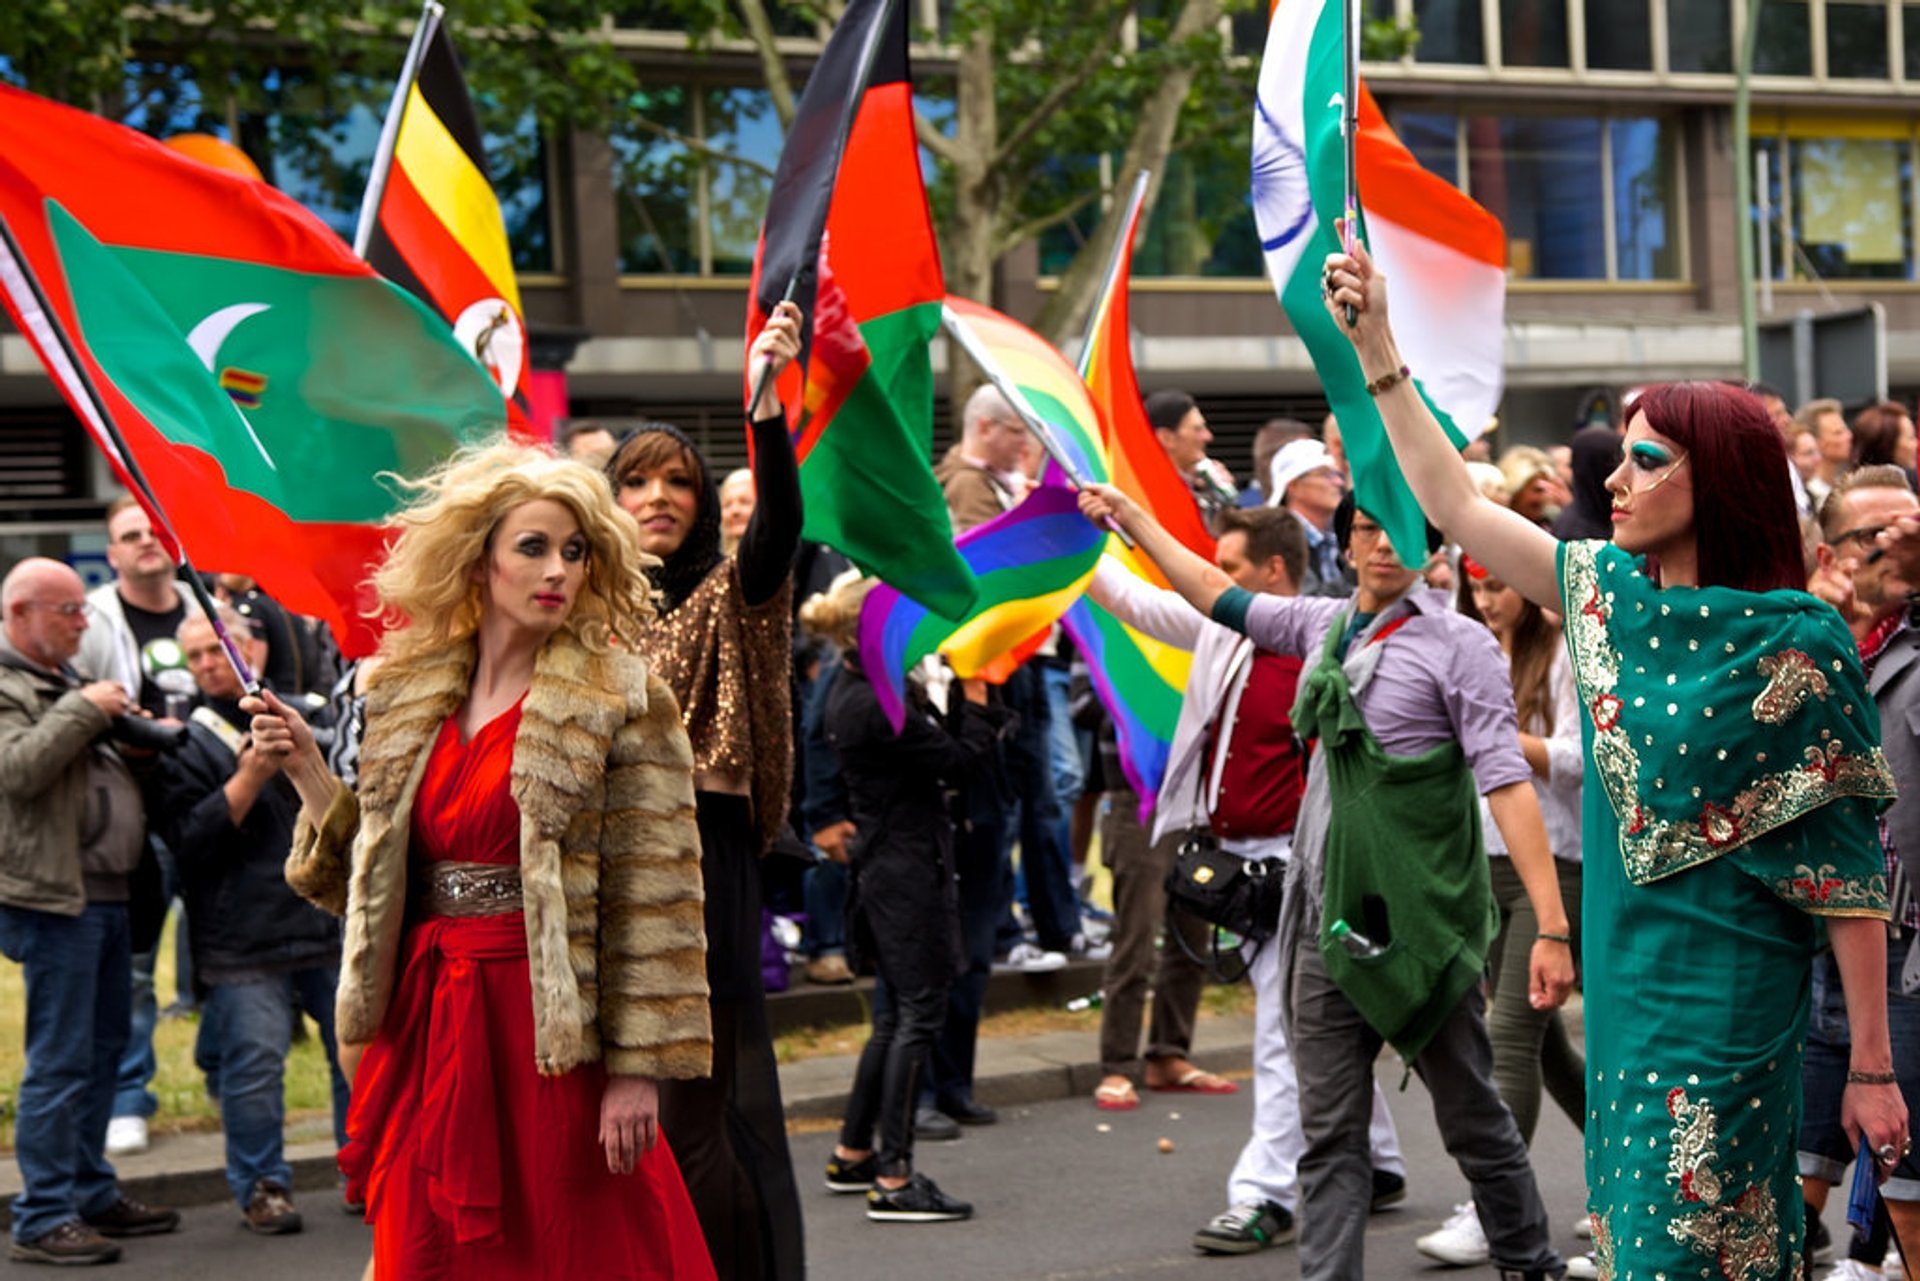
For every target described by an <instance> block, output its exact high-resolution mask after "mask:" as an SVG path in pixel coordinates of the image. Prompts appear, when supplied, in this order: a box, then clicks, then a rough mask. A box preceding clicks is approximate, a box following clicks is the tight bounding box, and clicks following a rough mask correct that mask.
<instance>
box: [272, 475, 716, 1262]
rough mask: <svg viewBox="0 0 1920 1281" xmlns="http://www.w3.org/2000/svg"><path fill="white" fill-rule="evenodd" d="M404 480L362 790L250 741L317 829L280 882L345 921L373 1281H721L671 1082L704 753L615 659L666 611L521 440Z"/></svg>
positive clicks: (303, 752) (700, 977)
mask: <svg viewBox="0 0 1920 1281" xmlns="http://www.w3.org/2000/svg"><path fill="white" fill-rule="evenodd" d="M414 488H415V489H416V490H417V501H416V502H415V503H414V505H413V506H412V507H411V508H410V509H409V510H408V511H407V512H406V513H405V514H404V515H403V516H402V517H401V518H400V521H399V525H400V530H401V533H400V535H399V537H398V539H397V540H396V541H395V543H394V545H393V549H392V552H391V554H390V555H389V557H388V559H387V561H386V563H385V565H384V566H383V567H382V568H381V569H380V571H379V572H378V573H377V574H376V575H375V577H374V586H375V588H376V589H377V591H378V593H379V597H380V602H381V605H382V606H383V607H384V608H385V609H386V610H387V611H388V613H389V616H390V617H391V618H392V619H393V620H394V623H395V625H394V626H393V628H392V630H390V631H389V632H388V633H387V635H386V637H385V639H384V641H383V643H382V645H381V648H380V655H379V656H380V663H379V665H378V668H377V670H376V672H375V674H374V675H373V677H372V678H371V681H370V684H369V687H368V690H367V700H366V721H365V723H366V729H365V737H364V739H363V741H362V745H361V750H360V771H359V786H358V791H357V792H355V791H352V790H349V789H348V788H347V787H346V786H345V785H344V784H343V783H341V782H340V781H339V780H338V779H336V778H335V777H334V776H333V775H332V774H331V773H329V772H328V770H327V767H326V764H325V762H324V760H323V759H322V757H321V754H320V753H319V751H318V750H317V749H316V747H315V745H314V742H313V736H312V734H311V733H310V732H309V731H308V728H307V726H306V725H305V724H304V723H303V722H302V721H301V720H300V718H299V717H298V716H297V715H296V714H294V713H293V712H292V711H290V710H288V709H287V708H286V707H285V706H284V705H283V704H282V703H280V701H279V700H278V699H276V698H273V697H272V696H271V695H268V696H266V702H265V703H264V704H256V706H255V710H256V715H255V718H254V721H253V735H254V741H255V743H256V744H257V745H258V746H259V747H260V748H261V749H262V750H265V751H269V752H273V753H277V754H279V755H280V756H282V757H283V758H284V759H285V761H286V768H287V772H288V775H289V777H291V778H292V780H293V781H294V783H295V785H296V786H297V787H298V789H299V791H300V796H301V800H302V803H303V807H304V808H303V810H302V814H301V821H300V825H299V828H298V830H297V832H296V835H295V844H294V850H293V853H292V856H291V858H290V859H289V861H288V879H289V880H290V881H291V882H292V883H293V884H294V886H295V888H297V889H299V890H300V891H301V892H302V893H304V894H306V895H307V896H308V897H309V898H311V899H313V900H314V901H315V902H318V903H320V904H321V905H322V906H326V907H329V908H331V909H332V910H334V911H336V912H343V913H344V914H345V916H346V942H345V950H344V955H343V957H342V961H341V969H340V990H339V1000H338V1029H339V1037H340V1043H341V1059H342V1062H343V1066H346V1067H347V1070H348V1071H349V1073H350V1074H351V1075H352V1077H353V1103H352V1107H351V1110H350V1114H349V1120H348V1126H347V1131H348V1143H347V1146H346V1148H345V1149H344V1150H343V1151H342V1152H341V1156H340V1163H341V1168H342V1169H343V1170H344V1171H345V1172H346V1174H347V1179H348V1190H349V1195H350V1196H352V1197H356V1198H364V1200H365V1202H366V1206H367V1217H368V1220H369V1221H370V1222H371V1223H372V1224H373V1229H374V1266H373V1273H374V1274H375V1275H377V1276H378V1277H379V1278H380V1281H412V1279H414V1278H459V1279H460V1281H486V1279H490V1278H501V1279H502V1281H504V1279H506V1278H513V1279H514V1281H531V1279H537V1278H552V1279H553V1281H561V1279H562V1278H565V1279H566V1281H574V1279H575V1278H587V1277H591V1278H595V1279H596V1281H614V1279H619V1278H635V1279H638V1278H648V1279H649V1281H652V1279H655V1278H673V1279H675V1281H682V1279H693V1281H706V1279H709V1278H711V1277H712V1276H713V1268H712V1264H711V1262H710V1261H709V1258H708V1255H707V1251H706V1247H705V1243H704V1241H703V1239H702V1237H701V1233H700V1225H699V1223H698V1221H697V1219H696V1218H695V1216H694V1212H693V1207H692V1205H691V1203H690V1202H689V1200H688V1198H687V1193H686V1188H685V1186H684V1185H683V1183H682V1182H681V1178H680V1174H679V1171H678V1169H677V1168H676V1166H675V1163H674V1160H673V1157H672V1155H671V1154H670V1152H669V1151H668V1148H667V1144H666V1142H665V1140H664V1138H663V1137H662V1136H661V1134H660V1128H659V1099H658V1087H657V1084H656V1083H657V1082H658V1081H660V1080H662V1079H674V1078H686V1077H696V1076H700V1075H703V1074H705V1073H706V1072H707V1071H708V1068H709V1063H710V1060H711V1052H712V1051H711V1036H710V1032H709V1023H708V1016H707V986H706V976H705V951H706V943H705V934H704V931H703V928H702V893H701V883H700V846H699V837H698V833H697V831H696V829H695V825H694V817H693V774H692V753H691V750H690V748H689V747H688V743H687V734H686V731H685V729H684V728H682V725H681V719H680V711H679V708H678V706H677V705H676V704H675V702H674V699H673V696H672V694H671V693H670V692H669V691H668V689H667V687H666V686H665V684H663V683H662V682H661V680H660V679H659V677H658V676H657V675H655V674H654V673H653V671H652V670H651V668H650V666H649V664H648V662H647V661H646V660H645V659H644V658H642V657H640V656H639V655H638V654H636V653H635V652H634V650H633V649H632V648H631V646H630V645H625V646H623V645H622V643H621V640H620V638H626V637H632V636H633V635H635V634H637V632H638V630H639V628H640V626H641V624H642V622H643V620H646V619H648V618H650V617H651V615H652V607H651V605H650V604H649V602H648V599H647V596H646V579H645V576H644V574H643V573H642V572H641V570H642V565H641V561H640V554H639V552H638V550H637V541H636V538H635V531H634V527H633V522H632V520H631V519H630V518H628V517H627V516H626V515H625V513H623V512H621V511H620V510H619V509H618V508H617V507H615V506H614V504H613V501H612V499H611V497H610V496H609V495H608V493H607V487H606V483H605V481H604V480H603V479H602V478H601V477H600V476H599V475H598V474H597V473H596V472H593V471H590V470H588V469H587V468H586V467H584V466H582V465H581V464H579V463H575V462H570V461H565V460H560V459H555V458H553V457H551V456H549V455H547V454H545V453H543V452H541V451H538V450H534V449H530V448H525V447H521V446H516V445H511V444H506V443H500V444H495V445H493V446H490V447H487V448H483V449H480V450H478V451H476V452H472V453H468V454H465V455H463V456H460V457H457V458H456V459H454V460H453V461H452V462H451V463H449V464H448V465H447V466H445V467H443V468H442V469H441V470H439V471H438V472H436V473H434V474H433V475H432V476H430V477H428V478H427V479H425V480H423V481H419V482H417V483H415V485H414Z"/></svg>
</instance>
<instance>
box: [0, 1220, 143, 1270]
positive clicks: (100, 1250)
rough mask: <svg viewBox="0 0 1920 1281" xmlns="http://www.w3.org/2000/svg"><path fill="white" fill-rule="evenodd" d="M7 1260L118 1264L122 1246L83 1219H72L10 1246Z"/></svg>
mask: <svg viewBox="0 0 1920 1281" xmlns="http://www.w3.org/2000/svg"><path fill="white" fill-rule="evenodd" d="M7 1257H8V1258H10V1259H12V1260H13V1261H14V1262H16V1263H52V1264H56V1265H58V1264H65V1265H68V1266H84V1265H86V1264H89V1263H113V1262H116V1261H118V1259H119V1258H120V1247H119V1246H117V1245H115V1244H114V1243H113V1242H111V1241H109V1240H107V1239H106V1238H105V1237H103V1236H101V1235H100V1234H99V1233H98V1232H95V1231H94V1230H93V1229H92V1228H90V1227H88V1226H87V1225H86V1224H85V1223H82V1222H81V1221H80V1220H79V1219H72V1220H69V1221H68V1222H66V1223H62V1224H61V1225H60V1226H59V1227H57V1228H54V1229H53V1230H52V1231H50V1232H43V1233H41V1234H40V1235H39V1236H37V1237H35V1238H34V1239H33V1240H31V1241H15V1242H14V1243H13V1244H12V1245H10V1246H8V1247H7Z"/></svg>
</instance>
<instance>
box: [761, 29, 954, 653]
mask: <svg viewBox="0 0 1920 1281" xmlns="http://www.w3.org/2000/svg"><path fill="white" fill-rule="evenodd" d="M789 283H791V285H792V287H793V298H794V301H795V302H797V303H798V304H799V305H800V310H801V311H802V313H804V316H805V319H804V321H803V322H802V328H801V345H800V358H799V359H798V360H796V361H794V362H793V364H792V365H790V366H789V367H788V369H787V371H786V373H784V374H783V375H782V378H781V382H780V391H781V398H782V400H784V401H785V403H786V405H787V413H788V415H789V417H790V420H791V422H790V425H791V427H792V430H793V439H794V452H795V454H796V455H797V456H798V457H799V460H800V490H801V494H802V496H803V498H804V499H805V502H806V512H807V516H806V529H805V533H806V536H807V537H808V538H811V539H814V540H816V541H818V542H822V543H826V544H827V545H828V546H830V547H834V548H836V549H838V550H839V551H841V552H842V553H844V554H845V555H846V556H847V557H848V558H849V559H851V560H852V561H853V562H854V563H855V564H857V565H859V566H860V567H861V568H862V569H863V570H865V571H866V572H868V573H870V574H874V575H877V576H878V577H880V578H882V579H884V580H885V581H886V582H887V583H888V584H890V585H891V586H893V587H895V588H897V589H898V590H899V591H901V592H902V593H904V594H905V595H907V596H908V597H911V598H912V599H913V600H915V601H917V602H919V603H920V604H922V605H924V606H926V607H927V608H929V609H931V610H933V611H935V612H936V613H939V614H943V615H945V616H947V617H949V618H964V617H965V616H966V614H967V611H968V608H969V607H970V606H971V605H972V604H973V601H974V597H975V595H976V594H977V591H978V588H977V585H976V583H975V581H974V576H973V573H972V571H970V570H969V569H968V568H967V565H966V562H965V561H964V560H963V559H961V556H960V554H959V552H957V551H956V550H955V549H954V545H953V524H952V522H951V521H950V520H949V519H948V518H947V504H946V498H945V496H944V495H943V494H942V493H941V490H940V485H939V482H937V481H936V480H934V478H933V362H932V360H931V358H930V356H929V354H928V344H929V343H930V342H931V341H932V339H933V335H934V334H935V333H937V332H938V331H939V328H940V305H941V300H942V299H943V298H944V297H945V295H946V286H945V283H944V280H943V278H942V276H941V272H940V251H939V248H938V246H937V245H936V243H935V241H934V235H933V220H932V218H931V216H930V215H929V214H928V211H927V193H926V188H925V186H924V185H923V184H922V182H921V179H920V151H919V144H918V142H917V141H916V140H915V138H914V133H913V84H912V80H911V78H910V75H909V72H908V67H907V12H906V9H905V8H904V7H903V5H902V4H901V2H900V0H852V2H851V3H849V4H848V5H847V8H846V13H845V15H844V16H843V17H842V18H841V19H840V23H839V25H838V26H836V27H835V28H834V31H833V35H832V36H831V37H830V38H829V39H828V41H827V47H826V49H825V50H824V51H823V52H822V53H821V56H820V61H819V63H818V64H817V65H816V66H815V67H814V70H813V74H812V75H811V76H809V77H808V78H807V87H806V91H805V92H804V93H803V94H802V96H801V99H800V106H799V109H798V111H797V113H796V114H795V117H794V122H793V129H792V131H791V132H790V133H789V134H788V135H787V142H786V146H785V148H784V149H783V150H782V151H781V153H780V164H779V167H778V169H776V170H775V173H774V179H773V192H772V195H771V196H770V198H769V199H768V202H767V216H766V221H765V223H764V224H763V225H762V227H761V231H760V252H759V255H758V257H757V258H756V260H755V262H754V280H753V308H752V313H751V315H750V316H749V317H748V325H747V331H748V337H749V339H751V338H752V336H753V335H755V334H758V333H759V331H760V327H761V326H762V325H763V324H765V323H766V318H767V316H769V315H771V314H772V312H773V309H774V307H775V306H776V305H777V304H778V303H779V302H780V300H781V298H782V297H784V296H785V294H786V291H787V288H788V285H789ZM756 372H757V371H755V370H752V369H749V370H747V374H746V376H747V380H748V384H749V387H751V383H752V381H753V379H754V377H755V375H756Z"/></svg>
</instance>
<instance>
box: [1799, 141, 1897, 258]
mask: <svg viewBox="0 0 1920 1281" xmlns="http://www.w3.org/2000/svg"><path fill="white" fill-rule="evenodd" d="M1787 168H1788V176H1789V192H1790V196H1789V198H1790V199H1791V201H1792V224H1791V225H1792V229H1793V237H1794V241H1795V243H1796V244H1797V245H1798V247H1799V250H1800V254H1801V255H1804V257H1803V258H1802V260H1801V262H1800V263H1799V264H1798V267H1799V270H1797V271H1795V272H1794V273H1793V274H1792V275H1790V276H1789V277H1788V278H1789V279H1792V278H1802V279H1804V278H1805V277H1806V276H1807V275H1813V276H1816V277H1818V278H1819V279H1823V280H1905V279H1910V278H1911V276H1912V263H1913V241H1912V236H1911V233H1910V227H1911V225H1912V218H1911V200H1910V197H1909V191H1910V188H1911V179H1912V170H1913V165H1912V150H1911V146H1910V144H1909V143H1908V142H1906V141H1905V140H1899V139H1891V138H1796V139H1791V140H1789V142H1788V144H1787Z"/></svg>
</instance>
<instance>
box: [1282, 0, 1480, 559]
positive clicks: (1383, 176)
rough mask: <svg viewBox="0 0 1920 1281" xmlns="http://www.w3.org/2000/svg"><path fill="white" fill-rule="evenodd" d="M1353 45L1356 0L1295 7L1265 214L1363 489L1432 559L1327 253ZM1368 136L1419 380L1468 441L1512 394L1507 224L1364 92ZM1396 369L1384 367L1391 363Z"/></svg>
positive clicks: (1380, 256)
mask: <svg viewBox="0 0 1920 1281" xmlns="http://www.w3.org/2000/svg"><path fill="white" fill-rule="evenodd" d="M1346 57H1347V46H1346V39H1345V37H1344V34H1343V31H1342V24H1341V4H1340V0H1280V3H1278V4H1277V5H1276V7H1275V8H1274V10H1273V16H1272V19H1271V24H1270V26H1269V27H1268V30H1267V49H1266V56H1265V58H1264V60H1263V61H1262V62H1261V64H1260V96H1259V99H1258V101H1257V102H1256V103H1255V105H1254V116H1253V212H1254V220H1255V222H1256V223H1257V224H1258V226H1259V229H1260V245H1261V248H1262V250H1264V251H1265V253H1266V260H1267V275H1268V277H1269V278H1270V279H1271V280H1272V281H1273V287H1274V289H1275V290H1276V291H1277V292H1278V293H1279V295H1280V305H1281V307H1282V308H1284V309H1285V311H1286V313H1287V319H1288V320H1290V321H1292V322H1293V327H1294V329H1295V330H1296V331H1298V332H1299V334H1300V337H1301V339H1302V340H1303V341H1304V342H1305V343H1306V344H1307V351H1308V352H1309V353H1310V354H1311V355H1312V356H1313V366H1314V370H1315V372H1317V373H1318V374H1319V375H1320V382H1321V385H1322V386H1324V387H1325V388H1326V390H1327V399H1328V400H1329V401H1330V402H1331V403H1332V405H1333V412H1334V416H1335V417H1336V418H1338V419H1339V421H1340V436H1341V439H1342V440H1343V441H1344V442H1345V444H1346V451H1347V459H1348V462H1349V463H1350V464H1351V466H1352V468H1353V484H1354V496H1355V498H1356V499H1357V500H1358V501H1359V504H1360V506H1361V507H1362V508H1364V509H1365V510H1366V511H1367V512H1368V513H1370V514H1371V515H1372V516H1373V517H1374V518H1375V519H1376V520H1378V521H1379V522H1380V524H1381V526H1382V527H1383V528H1384V529H1385V530H1386V531H1387V533H1388V535H1389V536H1390V537H1391V538H1392V539H1393V545H1394V548H1395V550H1397V551H1398V552H1399V553H1400V559H1401V560H1403V561H1405V562H1406V563H1407V564H1409V565H1423V564H1425V563H1426V559H1427V543H1426V518H1425V517H1424V516H1423V515H1422V514H1421V511H1420V505H1419V504H1418V503H1416V502H1415V501H1414V498H1413V494H1412V492H1411V491H1410V490H1408V488H1407V484H1406V480H1405V478H1404V477H1403V476H1402V475H1401V474H1400V468H1399V465H1398V464H1397V463H1396V462H1395V461H1394V457H1393V450H1392V449H1391V447H1390V446H1389V445H1388V443H1387V438H1386V432H1385V430H1384V429H1383V428H1382V427H1381V425H1380V414H1379V411H1378V410H1377V409H1375V407H1374V404H1373V398H1372V397H1371V396H1369V395H1367V390H1366V383H1367V379H1366V375H1365V374H1363V373H1362V372H1361V370H1360V361H1359V358H1358V357H1357V356H1355V355H1354V351H1353V345H1352V344H1351V343H1350V342H1348V341H1347V338H1346V336H1345V335H1344V334H1343V333H1341V332H1340V330H1339V328H1338V327H1337V326H1336V325H1335V323H1334V320H1333V318H1332V317H1331V316H1329V315H1328V314H1327V309H1326V304H1325V302H1324V300H1323V299H1324V295H1323V293H1322V286H1321V272H1322V270H1323V268H1324V266H1325V261H1326V256H1327V255H1328V254H1330V253H1333V252H1335V251H1337V250H1339V249H1340V247H1341V246H1340V242H1339V238H1338V237H1337V236H1336V235H1335V233H1334V222H1335V220H1336V219H1338V218H1339V217H1340V216H1341V213H1342V206H1343V205H1344V203H1345V200H1346V194H1345V168H1346V164H1345V148H1344V146H1343V145H1342V139H1341V136H1340V116H1341V111H1340V103H1341V101H1342V92H1343V89H1342V86H1343V84H1344V81H1345V71H1346ZM1359 115H1360V127H1359V133H1358V136H1357V138H1356V141H1355V146H1354V150H1355V169H1356V182H1357V185H1358V187H1359V191H1360V203H1361V212H1360V225H1361V239H1362V240H1363V241H1364V242H1365V243H1366V246H1367V248H1368V250H1369V251H1370V252H1371V253H1372V254H1373V257H1374V260H1375V261H1376V262H1378V263H1379V264H1380V269H1381V270H1382V271H1383V272H1384V273H1385V274H1386V275H1387V277H1388V279H1389V281H1390V282H1391V291H1392V308H1393V320H1394V325H1393V328H1394V334H1395V336H1396V337H1397V338H1398V339H1399V342H1400V350H1401V352H1402V353H1403V354H1404V355H1405V356H1406V360H1407V365H1408V367H1409V368H1410V369H1411V370H1412V371H1413V377H1414V382H1415V384H1416V385H1417V386H1418V387H1419V389H1420V393H1421V395H1422V396H1424V397H1425V398H1426V401H1427V404H1428V405H1429V406H1431V407H1432V409H1433V411H1434V415H1435V417H1437V418H1439V420H1440V422H1441V424H1442V425H1443V426H1445V427H1446V429H1447V432H1448V434H1449V435H1451V436H1452V437H1453V439H1454V443H1455V444H1456V445H1460V446H1462V447H1464V446H1465V445H1466V443H1467V434H1468V433H1473V432H1478V431H1479V430H1480V427H1481V426H1482V424H1484V423H1485V422H1486V421H1487V419H1488V418H1489V417H1490V416H1491V415H1492V414H1493V411H1494V407H1495V406H1496V405H1498V404H1499V403H1500V385H1501V369H1502V360H1503V342H1504V338H1505V323H1504V317H1505V312H1506V297H1507V278H1506V233H1505V232H1504V231H1503V230H1502V229H1501V226H1500V223H1499V220H1498V219H1496V218H1494V216H1493V215H1492V214H1490V213H1488V212H1487V211H1486V210H1484V209H1482V208H1481V207H1480V206H1478V205H1476V204H1474V203H1473V201H1471V200H1469V199H1468V198H1467V197H1466V196H1465V195H1464V194H1462V193H1461V192H1460V190H1459V189H1458V188H1456V187H1454V186H1453V185H1452V184H1451V183H1449V182H1447V181H1446V180H1445V179H1443V178H1441V177H1439V176H1438V175H1437V174H1433V173H1430V172H1428V171H1427V170H1426V169H1423V168H1422V167H1421V166H1420V162H1419V161H1417V160H1415V159H1414V158H1413V154H1412V153H1411V152H1409V151H1408V150H1407V148H1406V146H1405V145H1404V144H1403V143H1401V141H1400V139H1399V138H1398V137H1397V136H1395V134H1394V132H1393V130H1392V129H1391V128H1389V127H1388V126H1387V122H1386V120H1385V118H1384V117H1382V116H1381V114H1380V108H1379V107H1378V106H1377V105H1376V104H1375V103H1374V101H1373V96H1372V95H1371V94H1369V93H1368V92H1367V91H1366V89H1365V88H1364V87H1362V89H1361V91H1360V110H1359ZM1375 372H1376V373H1378V372H1383V371H1375Z"/></svg>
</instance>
